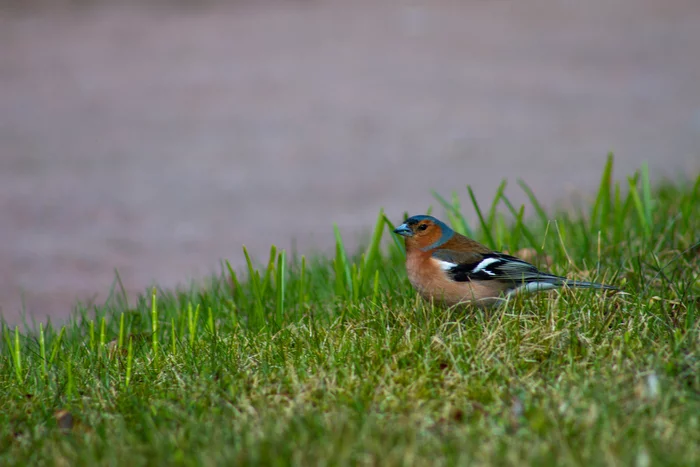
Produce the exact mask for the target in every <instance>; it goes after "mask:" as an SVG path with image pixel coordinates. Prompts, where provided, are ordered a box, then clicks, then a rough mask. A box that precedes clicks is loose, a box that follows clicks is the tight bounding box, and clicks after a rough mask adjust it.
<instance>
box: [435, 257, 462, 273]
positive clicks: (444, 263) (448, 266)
mask: <svg viewBox="0 0 700 467" xmlns="http://www.w3.org/2000/svg"><path fill="white" fill-rule="evenodd" d="M430 259H431V260H432V261H433V262H435V264H437V265H438V267H439V268H440V269H442V270H443V271H449V270H450V269H452V268H453V267H455V266H457V265H456V264H455V263H450V262H449V261H443V260H441V259H435V258H430Z"/></svg>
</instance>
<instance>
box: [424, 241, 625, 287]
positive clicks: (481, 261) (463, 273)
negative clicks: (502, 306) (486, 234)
mask: <svg viewBox="0 0 700 467" xmlns="http://www.w3.org/2000/svg"><path fill="white" fill-rule="evenodd" d="M433 258H434V259H435V260H436V261H438V262H439V264H440V267H441V268H442V269H443V270H444V271H445V273H446V274H447V275H448V276H449V277H450V279H452V280H453V281H456V282H467V281H473V280H476V281H494V280H495V281H499V282H502V283H506V284H508V286H509V289H511V290H512V291H516V290H522V289H524V290H525V291H535V290H546V289H552V288H555V287H561V286H564V285H566V286H569V287H583V288H595V289H611V290H616V288H615V287H610V286H607V285H602V284H596V283H594V282H582V281H572V280H568V279H566V278H564V277H560V276H555V275H553V274H548V273H545V272H542V271H540V270H538V269H537V268H536V267H535V266H533V265H532V264H530V263H528V262H526V261H523V260H521V259H519V258H516V257H514V256H510V255H506V254H502V253H495V252H494V253H464V252H457V251H453V250H436V251H435V252H433Z"/></svg>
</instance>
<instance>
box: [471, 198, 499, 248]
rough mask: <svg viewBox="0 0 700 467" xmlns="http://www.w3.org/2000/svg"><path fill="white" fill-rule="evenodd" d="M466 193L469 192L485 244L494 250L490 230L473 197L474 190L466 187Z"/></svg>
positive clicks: (494, 245) (494, 243)
mask: <svg viewBox="0 0 700 467" xmlns="http://www.w3.org/2000/svg"><path fill="white" fill-rule="evenodd" d="M467 191H468V192H469V198H470V199H471V200H472V205H473V206H474V210H475V211H476V215H477V216H478V217H479V223H480V224H481V229H482V230H483V232H484V236H485V237H486V243H487V244H488V246H489V247H490V248H492V249H495V248H496V242H495V241H494V240H493V235H492V234H491V228H490V226H489V225H487V224H486V219H484V215H483V214H482V213H481V208H480V207H479V203H478V202H477V201H476V196H475V195H474V190H472V187H471V185H467Z"/></svg>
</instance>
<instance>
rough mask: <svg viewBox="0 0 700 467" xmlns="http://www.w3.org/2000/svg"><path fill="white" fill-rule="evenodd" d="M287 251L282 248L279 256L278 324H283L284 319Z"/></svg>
mask: <svg viewBox="0 0 700 467" xmlns="http://www.w3.org/2000/svg"><path fill="white" fill-rule="evenodd" d="M285 269H286V266H285V251H284V250H281V251H280V253H279V256H278V257H277V279H276V280H275V285H276V288H277V306H276V310H277V325H278V326H282V322H283V320H284V294H285V279H286V276H285V272H286V271H285Z"/></svg>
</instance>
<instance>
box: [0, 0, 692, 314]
mask: <svg viewBox="0 0 700 467" xmlns="http://www.w3.org/2000/svg"><path fill="white" fill-rule="evenodd" d="M699 47H700V2H698V1H697V0H586V1H575V0H559V1H557V0H546V1H545V0H529V1H521V0H512V1H510V0H455V1H443V0H425V1H423V2H418V1H410V0H405V1H390V0H338V1H324V0H316V1H314V0H307V1H293V0H287V1H253V0H250V1H233V2H223V1H222V2H218V1H207V2H195V1H192V2H189V1H184V0H182V1H180V2H165V1H157V0H154V1H151V2H149V1H146V0H142V1H140V2H136V1H134V2H131V3H129V2H117V1H108V0H103V1H98V2H91V1H87V0H84V1H73V2H71V1H64V2H61V1H51V0H45V1H41V0H23V1H21V2H20V1H16V2H12V1H8V0H0V309H1V313H2V316H3V317H4V318H5V319H6V320H8V321H9V322H10V323H16V322H18V320H19V316H20V311H21V309H22V308H23V307H24V309H25V310H26V313H27V315H28V316H30V317H31V316H34V317H35V318H37V319H45V318H46V317H47V316H51V317H52V318H53V319H64V318H66V317H67V316H69V314H70V312H71V310H72V308H73V306H74V304H75V303H76V300H83V301H90V300H93V301H95V302H96V303H101V301H104V300H105V299H106V297H107V293H108V291H109V287H110V285H111V284H112V282H113V280H114V277H115V276H114V271H115V268H116V269H118V270H119V273H120V275H121V278H122V281H123V283H124V285H125V286H126V288H127V290H128V291H129V292H130V294H131V299H132V300H133V299H134V294H135V293H137V292H141V291H143V290H145V288H146V287H147V286H149V285H150V284H152V283H153V281H155V282H157V283H158V284H159V285H160V286H163V287H173V286H176V285H178V284H185V285H186V284H188V283H189V281H191V280H198V279H202V278H203V277H206V275H207V274H209V273H212V272H216V271H218V270H219V261H220V260H221V259H222V258H226V259H229V260H231V261H232V263H233V264H234V266H241V265H242V258H243V257H242V253H241V245H243V244H245V245H246V246H247V247H249V248H250V249H251V250H252V252H253V254H254V256H256V257H257V258H259V259H263V258H264V256H265V254H266V253H267V251H268V249H269V246H270V244H273V243H274V244H276V245H278V246H279V247H283V248H290V247H291V246H292V245H295V247H296V248H297V249H298V250H299V251H300V252H302V253H310V252H314V251H317V252H325V251H329V249H330V247H332V245H333V235H332V224H333V223H337V224H338V225H339V227H340V228H341V230H342V232H343V234H344V236H345V237H347V239H348V241H349V244H350V245H357V241H358V238H360V237H359V236H360V235H361V234H362V233H363V232H367V231H368V230H369V229H370V228H371V225H372V223H373V221H374V219H375V217H376V215H377V212H378V210H379V208H380V207H384V208H385V209H386V210H387V212H388V214H389V216H390V217H392V218H394V219H395V220H396V221H398V220H400V217H401V215H402V213H403V212H404V211H408V212H409V213H411V214H417V213H422V212H424V211H425V210H426V208H427V207H428V206H430V205H436V204H437V203H435V200H434V198H433V197H432V196H431V194H430V190H431V189H435V190H436V191H438V192H440V193H442V194H443V195H449V194H450V193H451V192H452V191H454V190H457V191H458V192H459V193H460V194H461V195H462V196H463V197H464V201H465V205H467V204H466V200H467V198H466V196H467V194H466V190H465V186H466V185H467V184H471V185H472V186H473V187H474V189H475V191H476V194H477V196H478V199H480V200H481V201H482V202H484V203H487V202H489V201H490V199H491V197H492V196H493V194H494V192H495V190H496V187H497V185H498V184H499V183H500V181H501V179H502V178H508V179H509V180H510V181H511V183H510V185H509V186H510V188H509V189H508V191H507V193H508V194H509V196H510V197H511V198H512V200H513V201H516V202H523V201H524V196H523V195H522V194H521V192H520V190H519V189H518V188H517V187H516V186H515V180H516V179H517V178H523V179H524V180H525V181H526V182H527V183H529V184H530V186H532V187H533V189H534V190H535V193H536V194H537V195H538V196H539V197H540V198H541V199H542V200H543V201H544V202H545V204H546V205H548V206H549V207H554V206H558V205H566V203H567V202H568V200H571V199H574V198H575V197H580V198H582V199H585V197H586V196H590V195H591V194H592V193H593V191H594V190H595V187H596V185H597V182H598V179H599V177H600V173H601V170H602V167H603V164H604V161H605V157H606V153H607V152H608V151H614V152H615V154H616V166H615V174H616V177H618V178H622V177H624V176H626V175H628V174H630V173H632V172H633V171H634V170H636V169H637V168H639V167H640V165H641V164H642V163H643V162H644V161H647V162H648V163H649V165H650V168H651V173H652V176H653V178H654V179H655V180H657V181H658V180H660V179H662V178H665V177H668V178H672V179H677V178H678V177H681V176H683V175H684V174H685V175H695V174H697V172H698V170H700V49H699ZM436 212H438V213H440V212H441V210H438V211H436ZM467 214H468V215H469V217H471V218H473V217H474V216H473V213H472V212H469V211H468V212H467Z"/></svg>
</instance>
